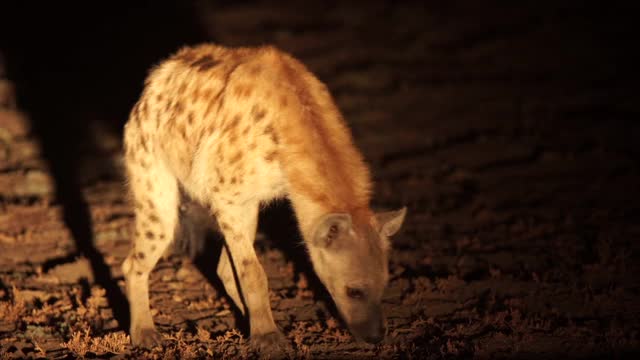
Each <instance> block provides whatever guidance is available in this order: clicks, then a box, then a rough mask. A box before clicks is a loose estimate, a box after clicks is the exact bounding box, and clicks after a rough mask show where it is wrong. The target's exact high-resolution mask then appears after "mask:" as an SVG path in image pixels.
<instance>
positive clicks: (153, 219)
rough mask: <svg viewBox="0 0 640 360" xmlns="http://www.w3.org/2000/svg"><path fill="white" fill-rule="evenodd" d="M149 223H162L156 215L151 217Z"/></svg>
mask: <svg viewBox="0 0 640 360" xmlns="http://www.w3.org/2000/svg"><path fill="white" fill-rule="evenodd" d="M149 221H150V222H152V223H158V222H160V218H158V217H157V216H156V215H155V214H151V215H149Z"/></svg>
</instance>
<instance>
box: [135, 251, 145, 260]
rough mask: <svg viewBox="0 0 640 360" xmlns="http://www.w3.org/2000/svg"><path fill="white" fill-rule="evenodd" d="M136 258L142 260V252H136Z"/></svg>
mask: <svg viewBox="0 0 640 360" xmlns="http://www.w3.org/2000/svg"><path fill="white" fill-rule="evenodd" d="M136 257H137V258H138V259H140V260H144V253H143V252H142V251H138V253H137V254H136Z"/></svg>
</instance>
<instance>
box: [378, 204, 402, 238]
mask: <svg viewBox="0 0 640 360" xmlns="http://www.w3.org/2000/svg"><path fill="white" fill-rule="evenodd" d="M405 215H407V207H406V206H405V207H403V208H402V209H399V210H394V211H386V212H381V213H377V214H376V220H378V224H380V234H381V235H384V236H391V235H394V234H395V233H397V232H398V230H400V227H401V226H402V223H403V222H404V217H405Z"/></svg>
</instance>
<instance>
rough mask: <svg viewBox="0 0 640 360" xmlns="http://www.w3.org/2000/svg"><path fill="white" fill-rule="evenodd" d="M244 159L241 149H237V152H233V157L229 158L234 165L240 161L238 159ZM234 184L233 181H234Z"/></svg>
mask: <svg viewBox="0 0 640 360" xmlns="http://www.w3.org/2000/svg"><path fill="white" fill-rule="evenodd" d="M240 159H242V152H241V151H237V152H236V153H235V154H233V156H231V158H230V159H229V165H233V164H235V163H237V162H238V160H240ZM232 184H233V182H232Z"/></svg>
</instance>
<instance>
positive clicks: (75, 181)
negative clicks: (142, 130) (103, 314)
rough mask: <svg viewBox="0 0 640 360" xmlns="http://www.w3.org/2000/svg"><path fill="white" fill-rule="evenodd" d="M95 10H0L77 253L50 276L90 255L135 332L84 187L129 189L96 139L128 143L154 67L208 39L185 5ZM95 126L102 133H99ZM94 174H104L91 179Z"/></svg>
mask: <svg viewBox="0 0 640 360" xmlns="http://www.w3.org/2000/svg"><path fill="white" fill-rule="evenodd" d="M91 9H92V8H90V7H89V6H86V5H80V4H65V3H60V2H56V3H51V4H48V3H47V2H44V3H40V4H38V5H37V9H34V7H33V6H32V5H28V4H20V3H15V4H12V5H11V6H7V7H3V10H2V11H0V14H1V15H0V51H1V52H2V53H3V54H4V55H5V60H6V66H7V73H8V77H9V79H10V80H12V81H13V82H14V83H15V85H16V90H17V101H18V106H19V108H21V109H23V110H24V111H26V112H27V113H28V115H29V118H30V119H31V123H32V132H33V135H34V136H35V137H36V138H37V140H38V141H39V143H40V148H41V153H42V157H43V158H44V160H45V162H46V164H47V168H48V171H49V173H50V174H51V176H52V177H53V182H54V187H55V198H56V203H57V204H59V205H60V206H61V208H62V210H63V211H62V214H63V221H64V223H65V225H66V226H67V228H68V229H69V231H70V235H71V237H72V238H73V240H74V242H75V247H76V251H75V252H74V253H73V254H70V255H69V256H67V257H65V258H56V259H52V260H51V261H50V262H49V263H45V264H44V266H43V269H44V270H45V271H46V270H48V269H49V268H51V267H52V266H55V265H56V264H59V263H60V262H66V261H73V259H74V258H75V257H76V256H78V255H83V256H85V257H86V258H87V259H88V260H89V262H90V264H91V267H92V272H93V275H94V279H95V282H96V284H98V285H100V286H102V287H103V288H105V289H106V296H107V298H108V301H109V305H110V307H111V308H112V309H113V312H114V317H115V318H116V320H117V321H118V322H119V324H120V327H121V328H122V329H128V328H129V307H128V302H127V300H126V297H125V296H124V294H123V293H122V291H121V289H120V287H119V286H118V284H117V279H114V278H113V277H112V275H111V268H110V266H109V265H108V264H107V263H106V262H105V260H104V255H103V254H102V253H101V252H100V251H99V250H98V248H97V247H96V244H95V237H94V233H93V229H94V224H93V221H92V217H91V211H90V207H89V204H88V203H87V201H86V199H85V197H84V194H83V188H84V189H86V187H87V186H90V185H91V184H93V183H95V182H98V181H117V182H119V183H123V181H122V178H121V177H120V176H118V175H115V176H112V175H113V174H117V173H118V170H117V169H118V166H116V164H115V163H114V162H113V159H114V158H115V157H114V156H109V155H107V156H104V155H105V154H102V151H103V149H104V146H103V144H100V143H98V139H97V137H98V138H99V137H100V136H102V135H104V133H105V132H109V133H111V134H112V136H116V137H119V138H121V136H122V127H123V125H124V123H125V121H126V120H127V117H128V113H129V111H130V109H131V107H132V106H133V104H134V103H135V101H136V100H137V98H138V96H139V94H140V92H141V90H142V86H143V81H144V78H145V77H146V75H147V72H148V69H149V68H150V67H151V66H152V65H153V64H154V63H156V62H157V61H159V59H161V58H163V57H165V56H166V55H167V54H169V53H171V52H173V51H176V50H177V49H178V48H179V47H181V46H183V45H186V44H189V43H196V42H200V41H204V40H208V39H207V38H206V37H205V36H204V31H203V29H200V25H199V22H198V19H196V18H195V14H196V12H195V11H194V9H192V8H190V5H187V4H186V3H185V2H180V1H169V2H162V3H158V2H145V3H144V4H137V5H132V6H127V7H122V6H118V5H109V4H103V6H101V9H100V11H99V12H95V11H83V10H91ZM77 13H80V14H81V15H77ZM5 40H6V41H5ZM94 124H97V126H96V128H97V129H101V130H98V131H97V133H96V131H93V130H92V129H93V125H94ZM95 135H98V136H97V137H96V136H95ZM83 158H85V159H84V160H83ZM87 159H89V161H85V160H87ZM88 172H92V173H97V174H94V175H95V176H89V179H88V177H87V173H88ZM123 192H124V189H123Z"/></svg>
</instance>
